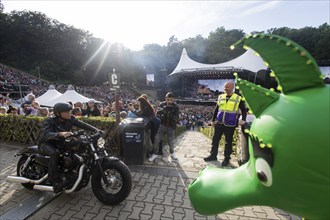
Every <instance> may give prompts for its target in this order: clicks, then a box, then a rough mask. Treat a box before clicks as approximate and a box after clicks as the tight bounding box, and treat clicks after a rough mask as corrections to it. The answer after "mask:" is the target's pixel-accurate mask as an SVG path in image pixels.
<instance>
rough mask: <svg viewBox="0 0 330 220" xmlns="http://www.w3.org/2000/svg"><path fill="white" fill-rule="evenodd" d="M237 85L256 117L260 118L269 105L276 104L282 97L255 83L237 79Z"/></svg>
mask: <svg viewBox="0 0 330 220" xmlns="http://www.w3.org/2000/svg"><path fill="white" fill-rule="evenodd" d="M235 76H236V77H237V74H235ZM236 84H237V85H238V87H239V89H240V91H241V93H242V95H243V97H244V98H245V99H246V102H247V105H248V107H249V109H250V110H251V111H252V112H253V114H254V115H255V116H256V117H259V115H260V114H261V112H262V111H263V110H264V109H265V108H267V106H268V105H270V104H271V103H273V102H275V101H276V100H277V99H278V98H279V96H280V95H279V94H278V93H276V92H274V91H271V90H268V89H265V88H263V87H261V86H257V85H255V84H254V83H250V82H248V81H246V80H242V79H240V78H236Z"/></svg>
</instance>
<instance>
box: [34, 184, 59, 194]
mask: <svg viewBox="0 0 330 220" xmlns="http://www.w3.org/2000/svg"><path fill="white" fill-rule="evenodd" d="M33 189H35V190H39V191H46V192H54V188H53V187H52V186H45V185H34V186H33Z"/></svg>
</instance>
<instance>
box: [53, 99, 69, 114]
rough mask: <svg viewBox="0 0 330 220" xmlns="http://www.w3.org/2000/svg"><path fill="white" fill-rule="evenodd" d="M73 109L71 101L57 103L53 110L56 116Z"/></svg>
mask: <svg viewBox="0 0 330 220" xmlns="http://www.w3.org/2000/svg"><path fill="white" fill-rule="evenodd" d="M71 110H72V106H71V105H70V104H69V103H65V102H62V103H56V104H55V105H54V108H53V111H54V114H55V115H56V116H59V115H60V113H61V112H69V111H71Z"/></svg>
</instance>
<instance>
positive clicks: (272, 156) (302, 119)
mask: <svg viewBox="0 0 330 220" xmlns="http://www.w3.org/2000/svg"><path fill="white" fill-rule="evenodd" d="M240 44H243V45H244V48H248V47H250V48H252V49H253V50H254V51H256V53H257V55H259V54H260V56H261V57H262V58H263V59H264V61H266V62H265V63H266V64H268V65H269V67H270V68H271V70H272V73H271V75H272V76H275V77H276V80H277V82H278V85H279V86H278V88H277V89H278V90H280V91H281V93H280V94H279V93H276V92H274V91H273V90H268V89H265V88H262V87H260V86H257V85H255V84H253V83H250V82H247V81H245V80H242V79H239V78H236V83H237V86H239V89H240V91H241V93H242V95H243V97H244V98H245V100H246V103H247V104H248V106H249V108H250V110H252V112H253V113H254V115H255V116H256V118H255V120H254V121H253V123H252V126H251V129H250V131H248V132H249V143H248V144H249V153H250V160H249V161H248V162H247V163H246V164H244V165H243V166H241V167H239V168H237V169H232V170H228V169H221V168H216V167H210V166H208V167H206V168H205V169H204V170H203V171H201V173H200V174H199V176H198V177H197V179H195V180H194V181H193V182H192V183H191V184H190V185H189V189H188V191H189V197H190V200H191V203H192V205H193V207H194V208H195V209H196V211H197V212H199V213H200V214H203V215H214V214H217V213H221V212H225V211H227V210H230V209H233V208H236V207H240V206H248V205H265V206H272V207H276V208H280V209H282V210H286V211H288V212H290V213H292V214H295V215H298V216H301V217H304V218H306V219H330V214H329V210H330V209H329V207H330V205H329V201H330V193H329V187H330V182H329V169H330V167H329V157H330V154H329V148H330V141H329V134H330V129H329V124H330V123H329V115H330V107H329V106H330V87H329V86H327V85H325V84H324V82H323V80H322V77H321V72H320V70H319V67H318V65H317V64H316V62H315V60H314V59H313V57H312V56H311V55H310V54H309V53H308V52H307V51H306V50H305V49H304V48H302V47H301V46H300V45H298V44H296V43H295V42H293V41H291V40H289V39H286V38H283V37H280V36H276V35H267V34H256V35H250V36H246V37H245V38H243V39H241V40H240V41H238V42H237V43H236V44H235V45H233V46H232V47H234V46H236V45H240Z"/></svg>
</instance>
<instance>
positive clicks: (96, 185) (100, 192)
mask: <svg viewBox="0 0 330 220" xmlns="http://www.w3.org/2000/svg"><path fill="white" fill-rule="evenodd" d="M102 168H103V172H104V174H105V176H106V178H107V180H108V182H109V184H106V183H104V181H103V178H102V175H101V171H100V169H98V168H96V169H94V171H93V174H92V180H91V185H92V190H93V193H94V195H95V196H96V198H97V199H98V200H100V201H101V202H103V203H104V204H107V205H116V204H118V203H120V202H122V201H123V200H125V199H126V198H127V197H128V195H129V194H130V192H131V188H132V176H131V172H130V170H129V169H128V167H127V165H126V164H124V163H123V162H122V161H120V160H115V161H108V160H107V161H104V163H103V164H102Z"/></svg>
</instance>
